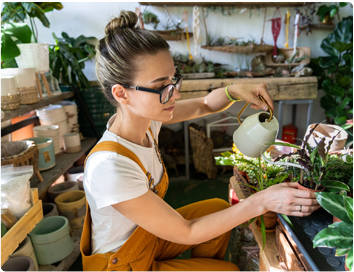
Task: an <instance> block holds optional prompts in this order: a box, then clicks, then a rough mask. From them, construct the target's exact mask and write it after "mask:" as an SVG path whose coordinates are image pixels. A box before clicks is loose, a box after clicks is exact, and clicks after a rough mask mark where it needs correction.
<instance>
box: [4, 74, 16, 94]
mask: <svg viewBox="0 0 354 272" xmlns="http://www.w3.org/2000/svg"><path fill="white" fill-rule="evenodd" d="M15 94H17V88H16V83H15V77H14V76H3V77H1V96H8V95H15Z"/></svg>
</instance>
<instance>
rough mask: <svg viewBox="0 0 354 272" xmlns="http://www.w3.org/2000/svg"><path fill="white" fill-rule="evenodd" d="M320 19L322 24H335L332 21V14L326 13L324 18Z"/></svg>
mask: <svg viewBox="0 0 354 272" xmlns="http://www.w3.org/2000/svg"><path fill="white" fill-rule="evenodd" d="M318 21H319V22H320V23H321V24H324V25H333V23H332V18H331V16H330V15H329V14H328V15H326V16H325V17H324V18H323V20H322V21H321V19H320V17H319V18H318Z"/></svg>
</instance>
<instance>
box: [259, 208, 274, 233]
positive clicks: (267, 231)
mask: <svg viewBox="0 0 354 272" xmlns="http://www.w3.org/2000/svg"><path fill="white" fill-rule="evenodd" d="M267 213H269V212H267ZM270 213H274V212H270ZM265 214H266V213H265ZM265 214H263V219H264V224H265V225H266V233H271V232H275V226H276V224H277V221H276V220H277V214H276V213H274V214H275V216H276V218H275V223H274V222H272V221H268V219H266V216H265ZM269 220H270V219H269ZM272 220H274V218H273V219H272ZM267 225H268V226H271V225H273V226H272V227H269V228H268V227H267ZM256 227H257V229H259V231H261V217H260V216H258V218H257V219H256Z"/></svg>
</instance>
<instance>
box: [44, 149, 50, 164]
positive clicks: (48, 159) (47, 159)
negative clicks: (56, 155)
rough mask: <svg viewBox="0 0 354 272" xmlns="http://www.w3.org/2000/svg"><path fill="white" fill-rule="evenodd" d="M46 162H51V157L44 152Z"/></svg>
mask: <svg viewBox="0 0 354 272" xmlns="http://www.w3.org/2000/svg"><path fill="white" fill-rule="evenodd" d="M43 156H44V160H45V162H50V160H51V159H50V155H49V152H48V151H45V152H43Z"/></svg>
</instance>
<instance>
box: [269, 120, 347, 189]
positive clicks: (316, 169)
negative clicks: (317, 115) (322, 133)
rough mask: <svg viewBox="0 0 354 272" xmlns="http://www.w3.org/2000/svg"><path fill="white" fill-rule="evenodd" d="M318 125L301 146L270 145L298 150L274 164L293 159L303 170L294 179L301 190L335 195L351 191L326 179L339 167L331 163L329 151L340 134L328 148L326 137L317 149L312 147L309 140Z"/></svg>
mask: <svg viewBox="0 0 354 272" xmlns="http://www.w3.org/2000/svg"><path fill="white" fill-rule="evenodd" d="M318 125H319V124H316V125H315V126H314V127H313V128H312V129H311V130H309V133H308V134H307V135H305V138H304V140H303V141H302V145H301V146H297V145H294V144H289V143H284V142H273V143H269V145H278V146H288V147H292V148H295V149H296V151H295V152H292V153H289V154H284V155H282V156H280V157H278V158H276V159H275V160H274V162H275V163H276V162H277V161H279V160H281V159H285V158H292V159H293V160H295V162H296V164H298V166H299V167H301V168H302V170H301V171H300V176H298V175H297V176H295V177H294V178H295V179H296V180H297V181H298V183H299V184H300V187H299V188H300V189H303V190H312V191H323V190H326V191H328V192H334V193H338V192H342V191H349V187H348V185H346V184H345V183H343V182H340V181H337V180H325V179H324V176H325V175H326V173H327V172H329V171H333V169H335V168H337V167H338V166H333V165H331V163H329V150H330V147H331V145H332V143H333V141H334V139H335V138H336V137H337V135H338V134H339V132H338V133H337V134H336V135H334V136H333V137H332V139H331V140H330V141H329V142H328V144H327V146H326V144H325V137H323V138H322V139H321V140H320V141H319V142H316V146H315V147H311V146H310V145H309V143H308V140H309V138H310V136H311V134H312V133H313V132H314V131H315V129H316V127H317V126H318ZM293 156H295V157H293Z"/></svg>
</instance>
